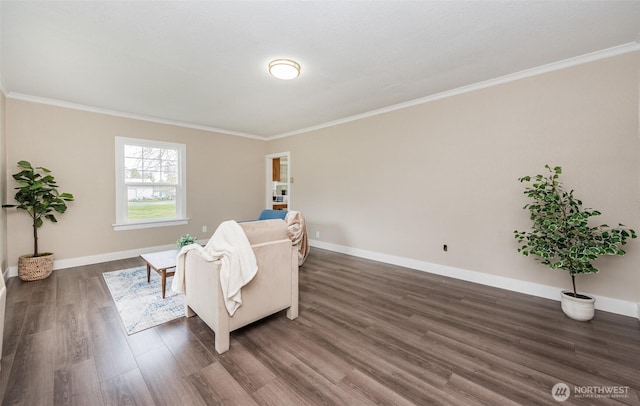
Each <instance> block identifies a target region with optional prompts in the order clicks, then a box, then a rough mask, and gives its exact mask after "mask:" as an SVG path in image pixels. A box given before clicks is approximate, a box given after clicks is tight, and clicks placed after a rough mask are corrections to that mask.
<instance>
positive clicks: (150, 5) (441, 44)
mask: <svg viewBox="0 0 640 406" xmlns="http://www.w3.org/2000/svg"><path fill="white" fill-rule="evenodd" d="M0 7H1V8H0V18H1V20H0V22H1V37H0V41H1V43H0V51H1V52H0V58H1V61H0V73H1V74H2V85H3V86H4V90H5V93H6V94H7V95H8V96H9V97H16V98H27V99H33V100H41V101H45V102H50V103H62V104H63V105H69V104H75V105H79V106H83V107H87V108H91V109H98V110H101V111H102V110H106V111H111V112H113V113H123V114H125V115H133V116H136V117H145V118H148V119H155V120H160V121H165V122H175V123H180V124H185V125H190V126H196V127H202V128H208V129H214V130H222V131H223V132H227V133H230V134H236V135H248V136H254V137H259V138H272V137H277V136H282V135H288V134H293V133H298V132H303V131H305V130H306V129H310V128H318V127H322V126H325V125H329V124H331V123H334V122H337V121H344V120H348V119H349V118H350V117H354V116H356V117H357V116H361V115H363V114H366V113H368V112H372V111H378V110H380V109H385V108H390V107H391V106H397V105H399V104H403V103H407V102H411V101H415V100H420V99H423V98H427V97H429V96H432V95H435V94H439V93H442V92H447V91H450V90H452V89H459V88H461V87H464V86H469V85H472V84H475V83H480V82H484V81H487V80H492V79H495V78H500V77H503V76H505V75H509V74H513V73H516V72H522V71H525V70H528V69H532V68H535V67H539V66H543V65H547V64H550V63H553V62H557V61H562V60H566V59H568V58H574V57H578V56H581V55H585V54H590V53H593V52H598V51H601V50H605V49H609V48H612V47H618V46H621V45H622V46H626V47H628V46H630V45H631V46H632V47H637V46H638V45H639V44H638V43H637V42H638V40H639V34H640V1H609V0H608V1H582V0H578V1H480V0H478V1H403V0H396V1H347V0H344V1H200V2H195V1H163V2H151V1H149V2H146V1H145V2H141V1H135V2H134V1H73V2H72V1H48V2H41V1H37V2H32V1H6V0H3V1H2V2H1V3H0ZM638 49H640V48H638ZM275 58H292V59H295V60H296V61H298V62H299V63H300V64H301V65H302V73H301V75H300V77H299V78H298V79H295V80H291V81H282V80H278V79H275V78H273V77H271V76H269V74H268V72H267V65H268V62H269V61H270V60H272V59H275Z"/></svg>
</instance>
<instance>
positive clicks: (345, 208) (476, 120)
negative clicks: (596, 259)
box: [268, 52, 640, 302]
mask: <svg viewBox="0 0 640 406" xmlns="http://www.w3.org/2000/svg"><path fill="white" fill-rule="evenodd" d="M639 72H640V53H638V52H635V53H633V54H625V55H622V56H617V57H612V58H608V59H605V60H600V61H595V62H591V63H588V64H583V65H579V66H575V67H571V68H566V69H563V70H559V71H554V72H550V73H546V74H541V75H538V76H534V77H529V78H525V79H521V80H517V81H513V82H509V83H506V84H502V85H498V86H494V87H490V88H486V89H482V90H477V91H473V92H469V93H465V94H461V95H458V96H454V97H449V98H446V99H441V100H438V101H433V102H430V103H425V104H422V105H418V106H414V107H411V108H406V109H403V110H399V111H395V112H391V113H386V114H383V115H378V116H374V117H370V118H366V119H362V120H359V121H354V122H350V123H347V124H342V125H338V126H334V127H330V128H326V129H322V130H317V131H314V132H310V133H306V134H301V135H297V136H292V137H287V138H282V139H277V140H273V141H270V142H269V145H268V152H280V151H290V152H291V176H294V177H295V183H294V184H293V185H292V191H291V193H292V196H293V197H294V205H295V207H294V208H295V209H299V210H301V211H303V212H304V214H305V217H306V219H307V223H308V227H309V232H310V236H311V238H315V232H316V231H320V238H319V240H320V241H322V242H327V243H332V244H338V245H342V246H347V247H352V248H358V249H363V250H370V251H374V252H378V253H384V254H391V255H395V256H400V257H405V258H410V259H415V260H420V261H425V262H430V263H435V264H441V265H447V266H451V267H456V268H460V269H466V270H474V271H479V272H483V273H486V274H491V275H498V276H505V277H509V278H515V279H518V280H523V281H531V282H537V283H542V284H545V285H551V286H558V287H564V288H569V287H570V278H569V277H568V276H567V275H566V274H565V273H564V272H561V271H552V270H549V269H547V268H545V267H543V266H541V265H538V264H537V263H535V262H534V261H533V260H532V259H531V258H525V257H523V256H521V255H520V254H518V253H517V252H516V248H517V246H516V242H515V240H514V239H513V234H512V232H513V230H514V229H515V228H520V229H522V228H524V227H527V226H528V224H529V223H528V214H527V212H526V211H524V210H522V206H523V205H524V204H525V197H524V196H523V194H522V191H523V186H522V185H521V184H520V183H519V182H517V178H518V177H520V176H523V175H535V174H537V173H540V172H541V171H542V170H543V166H544V164H546V163H549V164H551V165H561V166H562V167H563V168H564V171H565V175H564V181H565V183H566V184H567V185H568V186H569V187H572V188H574V189H576V191H577V192H576V193H577V196H578V197H579V198H581V199H582V200H583V201H584V202H585V204H586V205H587V206H588V207H594V208H597V209H599V210H601V211H602V212H603V213H604V216H602V218H601V220H602V221H604V222H609V223H616V222H618V221H620V222H623V223H625V224H627V225H628V226H632V227H633V228H635V229H636V230H638V231H640V166H639V165H640V163H639V162H640V159H639V158H640V141H639V140H640V137H639V126H638V114H639ZM443 244H448V246H449V251H448V252H446V253H445V252H443V249H442V246H443ZM638 263H640V243H639V242H638V241H637V240H635V241H633V243H632V244H631V245H630V246H629V248H628V255H627V256H626V257H624V258H612V259H611V260H610V259H608V258H606V259H604V260H601V261H600V264H599V265H600V266H601V268H602V269H603V271H602V272H601V273H600V274H597V275H589V276H583V277H580V278H579V280H578V289H579V290H582V291H585V292H589V293H593V294H597V295H604V296H609V297H612V298H618V299H623V300H629V301H633V302H640V289H639V287H640V272H639V271H638Z"/></svg>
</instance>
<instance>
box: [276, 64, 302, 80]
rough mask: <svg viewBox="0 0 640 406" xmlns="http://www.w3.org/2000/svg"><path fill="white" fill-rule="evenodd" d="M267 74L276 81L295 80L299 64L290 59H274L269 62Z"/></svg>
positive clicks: (298, 71)
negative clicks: (276, 79)
mask: <svg viewBox="0 0 640 406" xmlns="http://www.w3.org/2000/svg"><path fill="white" fill-rule="evenodd" d="M269 73H270V74H271V76H273V77H274V78H278V79H283V80H289V79H295V78H297V77H298V76H299V75H300V64H299V63H298V62H296V61H292V60H291V59H274V60H273V61H271V62H269Z"/></svg>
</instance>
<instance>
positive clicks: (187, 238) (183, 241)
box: [176, 234, 198, 248]
mask: <svg viewBox="0 0 640 406" xmlns="http://www.w3.org/2000/svg"><path fill="white" fill-rule="evenodd" d="M196 242H198V239H197V238H196V237H194V236H192V235H191V234H185V235H183V236H182V237H180V238H178V241H176V245H177V246H178V247H180V248H182V247H184V246H185V245H189V244H195V243H196Z"/></svg>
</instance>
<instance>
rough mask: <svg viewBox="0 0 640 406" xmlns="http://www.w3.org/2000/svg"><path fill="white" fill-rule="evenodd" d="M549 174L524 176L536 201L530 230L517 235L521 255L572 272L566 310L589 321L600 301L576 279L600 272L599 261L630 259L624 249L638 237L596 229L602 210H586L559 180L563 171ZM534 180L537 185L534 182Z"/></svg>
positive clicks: (626, 230) (530, 205) (606, 228)
mask: <svg viewBox="0 0 640 406" xmlns="http://www.w3.org/2000/svg"><path fill="white" fill-rule="evenodd" d="M545 168H547V170H548V171H549V174H546V175H536V176H535V177H533V178H532V177H531V176H524V177H522V178H520V179H518V180H519V181H520V182H532V181H533V184H532V185H531V186H527V187H526V188H525V191H524V194H525V195H526V196H527V197H529V198H530V199H532V202H531V203H528V204H527V205H525V206H524V209H527V210H529V213H530V219H531V221H532V222H533V224H532V226H531V230H530V231H518V230H515V231H514V234H515V238H516V240H517V241H518V243H519V244H520V246H519V248H518V252H520V253H522V254H523V255H525V256H528V255H533V256H535V257H536V260H538V261H540V262H541V263H542V264H544V265H547V266H548V267H550V268H551V269H562V270H565V271H567V272H569V275H570V276H571V283H572V285H573V290H572V291H566V290H564V291H562V292H561V295H560V298H561V304H562V311H563V312H564V313H565V314H566V315H567V316H569V317H571V318H572V319H575V320H580V321H587V320H591V319H592V318H593V316H594V313H595V311H594V308H595V298H593V297H590V296H588V295H585V294H580V293H578V292H577V290H576V275H580V274H589V273H596V272H598V269H597V268H596V267H595V266H594V265H593V261H594V260H596V259H597V258H598V257H600V256H605V255H619V256H622V255H624V254H625V251H624V250H623V249H622V248H621V246H622V245H625V244H626V243H627V240H628V239H629V238H636V232H635V231H634V230H632V229H629V228H626V227H625V226H624V225H623V224H618V227H609V226H608V225H606V224H602V225H598V226H591V225H590V224H589V219H590V218H592V217H596V216H599V215H600V214H601V213H600V212H599V211H597V210H593V209H586V208H583V207H582V201H581V200H579V199H577V198H575V197H574V195H573V190H571V191H570V192H567V191H566V190H565V189H564V187H563V185H562V183H561V182H560V181H559V177H560V174H561V173H562V168H561V167H559V166H556V167H555V168H551V167H550V166H549V165H545ZM532 179H533V180H532Z"/></svg>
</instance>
